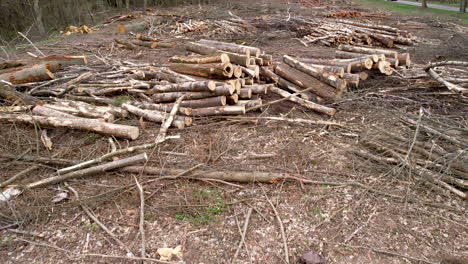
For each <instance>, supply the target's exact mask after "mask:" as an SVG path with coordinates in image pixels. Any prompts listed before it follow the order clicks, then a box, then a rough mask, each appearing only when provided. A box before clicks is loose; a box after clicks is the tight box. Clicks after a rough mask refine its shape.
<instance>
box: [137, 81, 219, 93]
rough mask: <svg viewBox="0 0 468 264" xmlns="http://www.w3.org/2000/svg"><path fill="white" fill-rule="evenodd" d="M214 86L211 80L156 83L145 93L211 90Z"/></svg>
mask: <svg viewBox="0 0 468 264" xmlns="http://www.w3.org/2000/svg"><path fill="white" fill-rule="evenodd" d="M215 88H216V84H215V82H213V81H195V82H185V83H176V84H167V85H156V86H154V87H153V88H151V89H149V90H147V91H146V92H145V93H146V94H154V93H167V92H212V91H214V90H215Z"/></svg>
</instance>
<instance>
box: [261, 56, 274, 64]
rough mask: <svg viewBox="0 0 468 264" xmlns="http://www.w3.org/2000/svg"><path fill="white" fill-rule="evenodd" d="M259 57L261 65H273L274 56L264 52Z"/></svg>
mask: <svg viewBox="0 0 468 264" xmlns="http://www.w3.org/2000/svg"><path fill="white" fill-rule="evenodd" d="M259 58H260V59H261V61H259V62H261V65H263V66H268V65H271V64H272V63H273V56H271V55H268V54H262V55H260V56H259Z"/></svg>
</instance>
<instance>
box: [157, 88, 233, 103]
mask: <svg viewBox="0 0 468 264" xmlns="http://www.w3.org/2000/svg"><path fill="white" fill-rule="evenodd" d="M234 91H235V89H234V88H233V87H232V86H230V85H222V86H216V89H215V90H214V91H213V92H171V93H158V94H154V95H153V96H152V97H151V99H153V101H154V102H155V103H164V102H174V101H175V100H176V99H177V98H179V97H180V96H182V95H185V98H186V99H187V100H194V99H202V98H207V97H213V96H221V95H232V94H233V93H234Z"/></svg>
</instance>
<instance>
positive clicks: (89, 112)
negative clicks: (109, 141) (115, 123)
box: [56, 100, 128, 122]
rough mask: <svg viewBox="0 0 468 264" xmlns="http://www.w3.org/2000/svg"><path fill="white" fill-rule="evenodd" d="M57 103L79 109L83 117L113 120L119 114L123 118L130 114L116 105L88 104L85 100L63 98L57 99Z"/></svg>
mask: <svg viewBox="0 0 468 264" xmlns="http://www.w3.org/2000/svg"><path fill="white" fill-rule="evenodd" d="M56 104H59V105H61V106H65V107H67V108H70V109H76V110H77V111H78V113H77V114H78V115H81V116H83V117H93V118H101V119H104V120H107V121H109V122H111V121H112V120H113V119H114V117H113V116H118V117H122V118H125V117H127V116H128V112H127V111H125V110H123V109H122V108H120V107H116V106H113V105H109V106H95V105H92V104H87V103H84V102H75V101H61V100H59V101H57V102H56ZM63 111H65V110H63Z"/></svg>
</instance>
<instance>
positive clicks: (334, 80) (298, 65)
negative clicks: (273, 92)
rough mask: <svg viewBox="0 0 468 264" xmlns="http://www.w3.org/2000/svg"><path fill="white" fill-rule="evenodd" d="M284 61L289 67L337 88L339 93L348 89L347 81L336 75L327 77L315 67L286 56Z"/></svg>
mask: <svg viewBox="0 0 468 264" xmlns="http://www.w3.org/2000/svg"><path fill="white" fill-rule="evenodd" d="M283 60H284V62H285V63H286V64H288V65H289V66H291V67H293V68H295V69H298V70H300V71H302V72H304V73H307V74H309V75H310V76H312V77H314V78H316V79H319V80H320V81H322V82H324V83H326V84H329V85H331V86H333V87H335V88H336V89H338V91H342V90H343V89H345V88H346V81H345V80H342V79H340V78H338V77H336V76H335V75H327V74H325V73H321V72H319V71H318V70H317V69H314V68H313V67H311V66H308V65H307V64H305V63H302V62H300V61H298V60H295V59H293V58H291V57H289V56H288V55H284V56H283Z"/></svg>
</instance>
